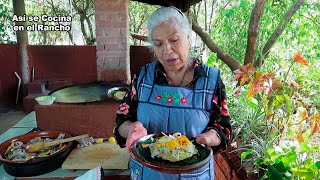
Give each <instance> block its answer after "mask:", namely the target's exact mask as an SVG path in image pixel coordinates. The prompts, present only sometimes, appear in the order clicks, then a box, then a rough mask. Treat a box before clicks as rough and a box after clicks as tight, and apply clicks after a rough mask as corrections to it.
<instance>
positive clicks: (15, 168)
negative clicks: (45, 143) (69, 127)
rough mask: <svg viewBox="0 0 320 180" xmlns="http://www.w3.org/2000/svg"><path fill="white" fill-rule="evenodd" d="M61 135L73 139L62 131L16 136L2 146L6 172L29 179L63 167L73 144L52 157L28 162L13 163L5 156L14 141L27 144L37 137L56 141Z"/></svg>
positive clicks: (1, 150) (0, 157)
mask: <svg viewBox="0 0 320 180" xmlns="http://www.w3.org/2000/svg"><path fill="white" fill-rule="evenodd" d="M60 133H63V134H65V138H69V137H71V135H70V134H68V133H65V132H62V131H39V132H31V133H27V134H23V135H20V136H16V137H14V138H11V139H9V140H7V141H5V142H3V143H2V144H0V161H1V162H2V163H3V167H4V169H5V171H6V172H7V173H8V174H10V175H12V176H17V177H28V176H36V175H41V174H45V173H48V172H51V171H54V170H56V169H58V168H59V167H61V165H62V163H63V161H64V160H65V159H66V158H67V157H68V155H69V154H70V152H71V150H72V144H73V142H68V143H66V145H67V146H66V147H65V148H63V149H61V150H59V151H57V152H56V153H54V154H52V155H49V156H46V157H41V158H40V157H36V158H33V159H30V160H28V161H11V160H8V159H6V158H5V156H4V153H5V152H6V150H7V148H8V146H9V145H10V144H11V143H12V142H14V141H21V142H23V143H24V144H25V143H27V142H28V141H30V140H31V139H33V138H36V137H41V138H51V139H55V138H57V137H58V135H59V134H60Z"/></svg>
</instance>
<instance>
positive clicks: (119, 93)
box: [113, 91, 127, 100]
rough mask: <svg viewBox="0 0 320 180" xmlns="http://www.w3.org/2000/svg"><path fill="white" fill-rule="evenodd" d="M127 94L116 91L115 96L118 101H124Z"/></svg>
mask: <svg viewBox="0 0 320 180" xmlns="http://www.w3.org/2000/svg"><path fill="white" fill-rule="evenodd" d="M126 93H127V92H126V91H116V92H115V93H114V95H113V96H114V98H115V99H116V100H122V99H123V97H124V96H125V95H126Z"/></svg>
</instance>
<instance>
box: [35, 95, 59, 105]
mask: <svg viewBox="0 0 320 180" xmlns="http://www.w3.org/2000/svg"><path fill="white" fill-rule="evenodd" d="M55 99H56V97H54V96H40V97H37V98H36V99H35V100H36V101H37V102H38V103H39V104H40V105H43V106H47V105H51V104H52V103H53V102H54V100H55Z"/></svg>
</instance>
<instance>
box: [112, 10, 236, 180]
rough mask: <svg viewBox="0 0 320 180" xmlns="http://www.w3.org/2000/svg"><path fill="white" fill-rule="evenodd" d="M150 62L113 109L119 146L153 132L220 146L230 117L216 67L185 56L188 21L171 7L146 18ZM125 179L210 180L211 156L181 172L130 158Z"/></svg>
mask: <svg viewBox="0 0 320 180" xmlns="http://www.w3.org/2000/svg"><path fill="white" fill-rule="evenodd" d="M148 32H149V38H150V42H151V46H152V49H153V51H154V54H155V57H156V61H155V62H153V63H151V64H147V65H145V66H144V67H142V69H141V71H140V72H139V73H138V74H137V75H135V77H133V80H132V85H131V87H132V88H131V91H130V93H127V95H126V96H125V97H124V99H123V102H122V103H121V104H120V107H119V110H118V111H117V120H116V127H115V131H114V133H115V135H116V137H117V141H118V143H119V144H120V145H124V144H126V147H127V148H128V150H129V151H130V147H131V144H132V143H133V142H134V141H135V140H137V139H139V138H140V137H142V136H145V135H147V134H150V133H159V132H171V133H172V132H180V133H182V134H185V135H187V136H192V137H196V141H197V142H198V143H199V144H206V145H208V146H211V147H212V149H213V150H214V152H215V153H216V152H218V151H219V150H221V149H225V148H226V146H227V144H228V142H229V138H230V132H231V127H230V118H229V113H228V110H227V105H226V97H225V96H226V95H225V89H224V84H223V82H222V80H221V78H220V73H219V70H218V69H216V68H212V67H208V66H206V65H202V64H201V63H200V62H199V60H197V59H193V58H191V57H189V49H190V32H191V29H190V25H189V23H188V19H187V17H186V16H185V15H184V14H183V13H182V12H181V11H180V10H178V9H176V8H174V7H162V8H160V9H158V10H156V11H155V12H154V13H153V14H152V15H151V17H150V18H149V21H148ZM130 169H131V179H145V180H149V179H154V178H155V179H164V180H168V179H214V171H213V159H212V158H211V160H210V161H209V162H208V163H207V164H206V165H205V166H203V167H201V168H200V169H198V170H196V171H194V172H191V173H186V174H166V173H161V172H158V171H155V170H153V169H150V168H148V167H145V166H143V165H142V164H140V163H139V162H137V161H135V160H133V159H131V160H130Z"/></svg>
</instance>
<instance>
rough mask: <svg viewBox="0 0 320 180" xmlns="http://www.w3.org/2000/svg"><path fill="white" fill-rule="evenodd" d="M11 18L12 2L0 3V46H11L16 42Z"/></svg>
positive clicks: (7, 0)
mask: <svg viewBox="0 0 320 180" xmlns="http://www.w3.org/2000/svg"><path fill="white" fill-rule="evenodd" d="M12 16H13V12H12V2H11V1H10V0H3V1H0V44H2V43H3V44H12V43H14V42H15V41H16V38H15V32H14V31H13V22H12V21H11V18H12Z"/></svg>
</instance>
